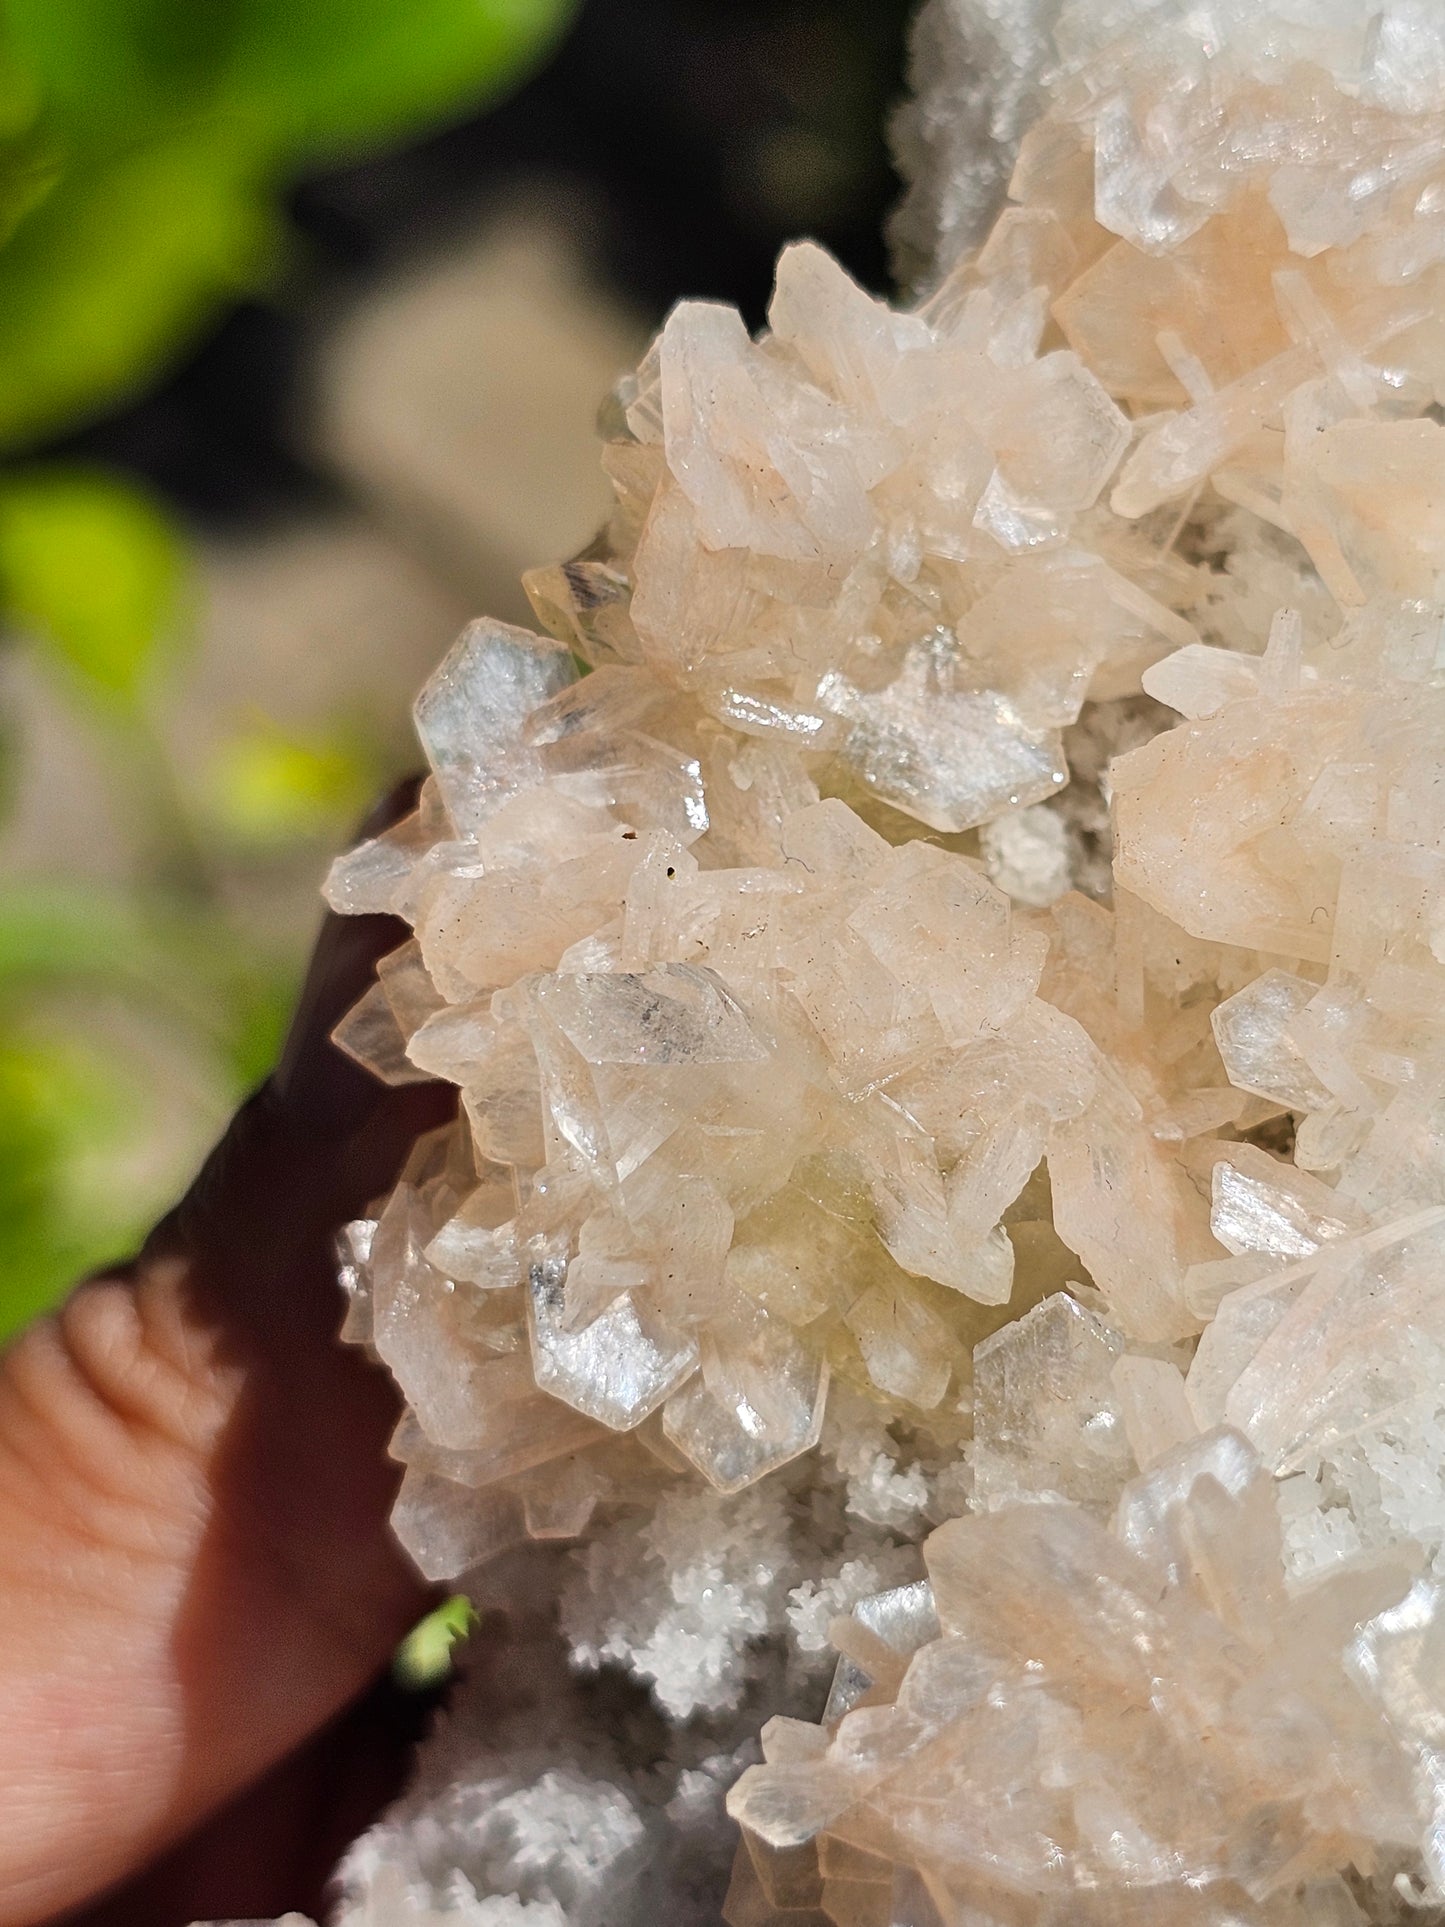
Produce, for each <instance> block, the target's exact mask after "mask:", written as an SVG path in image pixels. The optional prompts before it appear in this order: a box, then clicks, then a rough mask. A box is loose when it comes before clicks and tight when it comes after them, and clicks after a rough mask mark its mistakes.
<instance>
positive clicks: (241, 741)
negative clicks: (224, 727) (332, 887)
mask: <svg viewBox="0 0 1445 1927" xmlns="http://www.w3.org/2000/svg"><path fill="white" fill-rule="evenodd" d="M208 778H209V780H208V783H207V802H208V806H209V813H210V815H211V817H212V820H213V821H214V822H215V824H216V826H217V827H218V828H219V829H221V830H223V831H224V832H225V834H226V835H227V836H229V837H231V838H232V839H233V840H235V841H236V842H239V843H248V844H253V845H258V846H261V847H265V846H266V845H276V844H283V843H291V842H296V841H299V840H301V839H304V838H310V837H327V838H334V837H335V836H336V834H337V833H338V831H340V830H343V829H344V828H345V827H346V825H347V824H348V823H349V822H351V821H352V819H353V818H355V817H356V816H357V815H359V814H360V812H361V811H362V809H363V808H364V807H365V805H366V803H367V802H368V800H369V799H370V797H371V796H372V794H373V793H374V792H375V790H376V788H377V764H376V757H375V755H374V753H373V752H372V749H371V746H370V745H369V744H368V743H366V742H365V741H363V740H362V739H361V737H360V736H359V735H358V734H357V733H356V732H355V731H352V730H348V729H347V728H346V727H345V726H344V725H342V726H338V727H336V728H333V729H329V730H324V731H312V732H310V733H309V734H301V733H299V732H296V731H291V730H285V729H282V728H281V727H280V725H279V724H277V723H274V722H272V721H271V720H270V718H268V717H259V718H257V720H256V721H255V722H254V723H251V724H248V725H247V726H245V727H243V728H241V729H239V730H238V731H237V732H236V733H235V734H234V735H233V736H232V737H230V739H229V740H228V741H226V742H224V743H223V744H222V745H221V747H220V749H219V750H218V751H217V753H216V756H215V758H214V761H213V763H212V767H211V769H210V771H209V773H208Z"/></svg>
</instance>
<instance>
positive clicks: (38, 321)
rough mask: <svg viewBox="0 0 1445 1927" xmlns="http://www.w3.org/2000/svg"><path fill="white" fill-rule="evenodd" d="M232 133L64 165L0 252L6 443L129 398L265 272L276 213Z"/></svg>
mask: <svg viewBox="0 0 1445 1927" xmlns="http://www.w3.org/2000/svg"><path fill="white" fill-rule="evenodd" d="M226 131H227V130H224V129H221V128H219V127H214V126H213V127H209V128H202V129H198V130H196V131H194V132H192V133H190V134H188V135H187V136H186V138H184V139H180V138H177V139H174V140H171V141H169V142H167V143H165V144H163V145H158V146H151V147H143V148H140V149H137V150H135V151H132V152H127V153H124V154H121V155H118V156H116V157H115V158H114V159H111V160H108V161H106V162H105V163H104V164H103V165H96V166H93V167H80V168H73V169H71V170H70V171H69V172H67V173H66V174H64V176H63V177H62V178H60V179H59V180H58V182H57V183H56V184H55V185H54V186H53V187H52V189H51V190H50V192H49V193H47V194H46V195H45V196H44V198H43V199H41V200H40V201H39V203H38V205H36V206H34V207H33V208H32V209H31V211H30V213H29V214H28V215H27V216H26V217H25V218H24V219H23V220H21V221H20V222H19V224H18V226H17V227H16V228H15V231H14V233H13V234H12V235H11V236H10V239H9V241H8V243H7V244H6V245H5V246H4V247H3V248H0V445H3V446H10V447H14V446H17V445H21V444H24V443H26V442H30V441H33V440H35V439H36V438H37V437H39V436H41V435H44V434H47V433H50V432H53V431H54V430H56V429H58V428H60V427H61V426H63V425H66V424H68V423H70V422H72V421H75V420H77V419H79V418H81V417H83V416H85V415H88V414H93V413H95V412H97V411H98V410H99V409H100V408H101V407H103V406H105V405H107V404H109V403H110V402H112V401H113V400H114V399H115V398H116V397H117V396H119V395H123V394H126V393H128V392H129V391H131V390H132V389H134V388H135V387H136V386H137V385H139V383H141V382H142V381H143V380H144V379H145V378H146V377H147V376H148V375H149V374H150V373H151V371H152V370H153V369H154V367H155V366H156V364H157V363H158V362H160V361H161V360H163V359H164V358H165V357H166V356H168V355H170V354H171V353H173V352H174V351H175V350H176V349H178V348H179V347H180V346H181V344H182V343H183V342H184V341H185V340H186V339H187V338H188V337H189V336H190V335H191V334H192V333H193V332H194V330H195V328H196V326H197V325H198V324H199V323H200V322H201V321H203V320H204V319H205V317H206V316H207V315H208V314H209V313H210V312H211V310H212V309H213V308H214V307H215V306H216V305H217V303H219V302H222V301H226V300H230V299H234V298H235V297H236V296H237V295H238V294H240V293H242V292H244V291H246V290H248V289H250V288H254V287H255V286H257V285H258V283H259V282H260V281H261V280H263V279H264V278H265V275H266V273H267V271H268V270H269V268H270V267H271V265H272V264H273V263H274V261H275V259H276V258H277V254H278V250H279V245H280V241H279V237H280V228H279V224H278V217H277V215H276V213H275V210H274V209H272V208H271V207H270V205H269V204H268V203H267V202H266V200H265V199H263V198H262V196H261V195H260V194H259V193H258V192H257V191H256V184H255V180H254V175H253V172H252V165H251V163H250V162H249V160H248V159H247V157H246V156H245V155H244V153H242V154H237V152H236V151H235V149H234V148H233V146H232V145H231V144H230V142H229V141H228V140H227V139H226V138H225V137H224V135H225V133H226Z"/></svg>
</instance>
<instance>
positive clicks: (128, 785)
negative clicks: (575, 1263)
mask: <svg viewBox="0 0 1445 1927" xmlns="http://www.w3.org/2000/svg"><path fill="white" fill-rule="evenodd" d="M572 4H573V0H0V614H3V627H4V629H5V630H6V631H8V632H9V635H10V638H11V639H12V640H14V639H15V638H17V637H23V638H24V640H25V641H26V642H27V643H28V644H29V645H30V646H32V647H34V648H37V649H39V650H40V651H41V652H42V653H43V655H44V657H45V658H46V660H47V662H48V664H49V665H50V666H51V667H52V668H53V669H54V670H55V671H57V672H58V673H59V677H60V680H61V686H62V687H64V688H65V689H66V690H68V691H69V692H70V694H71V696H72V698H73V699H75V700H76V701H78V703H79V704H80V706H81V707H82V709H83V711H84V713H85V715H86V717H87V718H88V719H89V721H90V722H91V723H92V724H93V725H97V726H98V727H97V729H96V736H95V740H96V746H97V754H98V756H101V757H102V758H104V757H108V758H109V773H110V776H111V777H112V779H113V780H114V781H115V784H116V786H117V788H118V790H119V791H120V792H121V793H122V794H123V795H124V797H125V799H126V802H127V805H128V807H129V808H130V809H131V811H132V812H133V814H134V815H135V816H136V817H137V819H138V821H139V823H140V825H141V826H142V835H141V837H140V843H141V846H142V849H143V855H144V866H143V868H142V872H141V874H140V875H139V876H138V878H137V880H136V883H135V886H134V887H133V888H128V889H127V888H121V887H116V888H111V889H96V888H93V887H89V886H86V887H75V888H68V887H60V886H36V885H26V886H10V887H5V888H0V1338H3V1337H4V1336H5V1335H6V1334H7V1333H8V1332H10V1331H11V1330H13V1329H14V1328H15V1327H16V1326H17V1325H18V1324H19V1323H21V1322H23V1321H24V1319H25V1318H27V1317H28V1316H30V1315H31V1314H32V1313H33V1312H35V1311H37V1310H39V1309H40V1308H42V1307H43V1306H45V1305H46V1304H49V1303H51V1302H52V1301H53V1300H54V1299H55V1297H56V1296H58V1295H59V1293H60V1292H61V1291H62V1290H63V1289H64V1287H65V1286H66V1284H67V1283H69V1282H70V1281H71V1280H72V1279H73V1278H74V1277H76V1276H77V1275H78V1274H79V1273H80V1272H82V1271H83V1270H85V1269H87V1268H89V1267H91V1266H93V1265H96V1264H99V1263H102V1262H104V1261H107V1260H109V1259H112V1258H114V1257H116V1256H118V1255H122V1254H124V1252H125V1251H126V1250H127V1249H128V1248H129V1247H131V1246H132V1245H133V1244H134V1242H135V1241H136V1239H137V1238H138V1237H139V1235H140V1234H141V1232H142V1231H143V1230H144V1228H145V1223H146V1220H147V1218H148V1217H149V1216H150V1215H151V1214H152V1213H153V1212H154V1210H155V1209H156V1208H158V1206H160V1205H163V1204H164V1203H165V1202H166V1190H165V1187H166V1186H168V1185H171V1184H172V1183H173V1182H175V1181H177V1180H178V1176H179V1174H178V1173H176V1172H173V1171H171V1170H170V1169H169V1167H166V1168H155V1167H154V1160H153V1161H152V1166H151V1167H147V1166H146V1163H145V1159H144V1157H143V1156H141V1157H139V1160H138V1147H139V1151H140V1152H144V1150H145V1147H146V1143H147V1141H148V1140H147V1133H148V1131H150V1130H151V1126H152V1125H153V1124H154V1122H155V1119H154V1117H153V1116H152V1112H153V1110H154V1100H155V1099H156V1098H157V1096H158V1093H157V1092H156V1091H155V1090H153V1089H152V1088H150V1084H149V1082H148V1072H147V1069H146V1065H145V1062H144V1053H143V1052H142V1053H141V1055H140V1057H139V1058H137V1056H136V1054H135V1052H134V1051H132V1052H131V1054H130V1056H129V1058H128V1057H127V1047H126V1036H127V1025H128V1024H133V1023H139V1024H140V1025H141V1026H142V1028H144V1026H145V1025H147V1024H148V1025H150V1026H151V1027H152V1032H153V1033H154V1032H156V1031H159V1032H160V1033H161V1034H163V1035H164V1036H165V1037H166V1038H167V1039H168V1040H169V1042H170V1043H171V1044H172V1045H174V1047H175V1048H176V1049H177V1050H178V1051H179V1052H180V1054H181V1055H182V1056H183V1057H184V1059H185V1061H186V1063H187V1065H188V1067H189V1070H188V1075H189V1076H190V1077H191V1080H192V1081H193V1082H194V1083H195V1084H196V1085H197V1086H198V1087H199V1088H200V1089H202V1090H203V1091H204V1092H205V1093H207V1094H208V1098H207V1102H208V1103H209V1104H210V1106H211V1110H212V1111H213V1113H214V1116H213V1117H212V1119H211V1121H212V1123H217V1122H219V1119H220V1116H221V1115H222V1114H223V1113H224V1110H225V1109H226V1108H227V1107H228V1106H229V1105H230V1104H232V1103H233V1102H234V1101H235V1099H236V1098H237V1097H239V1096H240V1094H241V1093H242V1092H243V1091H244V1090H245V1089H246V1088H248V1087H249V1086H250V1085H252V1084H254V1083H255V1082H257V1081H258V1080H259V1078H260V1077H261V1076H263V1075H264V1073H265V1071H266V1070H267V1069H268V1068H269V1066H270V1064H271V1063H272V1062H273V1061H274V1057H275V1053H276V1050H277V1048H278V1046H279V1043H280V1040H281V1036H282V1032H283V1030H284V1026H285V1022H286V1015H287V1011H288V1009H289V1006H290V1002H291V998H292V995H293V991H294V982H295V976H296V973H297V970H298V968H299V962H300V960H299V958H296V957H293V956H289V955H283V956H277V955H275V954H274V953H273V951H272V950H271V949H270V948H269V947H268V943H267V940H266V935H265V932H264V931H263V930H260V931H258V930H256V929H254V928H251V927H243V926H242V925H241V924H240V923H239V922H238V920H237V918H236V915H235V913H234V912H233V911H231V910H230V909H228V908H227V897H226V892H225V891H224V890H223V889H222V888H221V887H220V886H219V883H218V880H217V877H216V875H215V874H214V870H215V863H214V857H215V854H216V852H217V851H218V850H220V849H223V848H246V849H250V850H252V851H253V852H256V851H260V852H265V853H267V854H268V855H274V853H275V852H276V851H278V850H284V849H285V848H287V847H290V848H295V847H296V846H297V845H298V844H304V843H305V842H306V841H307V840H308V839H312V840H319V839H321V838H323V837H325V838H326V839H328V840H331V839H334V838H336V837H337V836H338V835H340V834H341V833H342V831H343V829H344V826H345V824H346V822H347V821H348V820H349V819H351V818H352V817H353V816H354V815H355V814H356V813H357V812H358V811H359V808H360V805H361V803H362V801H363V800H364V798H365V796H366V795H367V794H368V793H369V791H370V789H371V786H372V783H373V780H374V775H375V760H374V757H373V756H372V754H371V751H370V748H369V746H368V745H367V743H366V741H365V740H364V737H363V736H362V735H361V734H360V733H358V732H357V731H355V730H354V729H350V728H348V727H344V726H337V727H335V728H333V729H330V730H323V731H320V732H315V733H313V734H311V735H308V736H301V735H297V734H295V733H294V732H287V731H283V730H282V729H280V728H278V727H276V726H275V725H273V724H270V723H267V722H266V721H265V720H264V719H262V720H260V721H258V722H257V723H256V724H255V725H248V726H246V727H245V728H243V729H241V730H240V731H239V732H238V733H237V734H236V735H235V736H234V737H233V738H232V739H231V740H230V741H229V742H227V743H226V744H225V745H224V746H223V748H222V750H221V752H220V754H219V755H218V757H217V758H216V759H215V764H214V767H213V769H212V770H211V772H210V776H209V781H208V782H207V783H206V784H205V785H204V786H203V793H202V794H200V795H198V796H197V795H189V794H187V792H186V789H185V787H184V785H182V783H181V782H180V781H179V779H178V777H177V774H176V772H175V771H174V770H172V769H171V768H170V767H169V764H168V762H167V760H166V756H165V752H164V748H163V745H162V732H161V731H160V729H159V727H158V720H157V719H158V716H159V715H160V714H161V713H162V710H163V707H164V705H165V702H166V699H167V697H168V695H169V694H170V693H172V691H173V687H174V682H175V677H176V674H177V672H178V670H179V668H180V666H181V665H182V664H183V662H184V661H185V653H184V651H185V644H186V642H187V640H188V638H189V636H190V633H191V629H192V627H193V615H194V610H193V608H192V575H193V572H192V570H191V567H190V564H189V560H188V556H187V551H186V544H185V541H184V538H183V537H182V536H181V534H180V533H179V531H177V530H176V528H175V527H174V526H173V524H172V523H171V521H170V520H169V518H168V517H167V516H166V514H165V513H164V512H163V511H162V509H161V508H160V507H159V505H158V504H157V503H156V502H154V501H153V500H152V499H151V498H150V497H149V496H147V495H146V494H145V493H144V492H143V491H141V490H139V489H137V488H135V487H133V486H131V485H129V484H127V483H124V482H122V481H121V480H119V479H118V478H116V477H114V476H110V475H106V474H102V473H98V472H96V471H94V470H83V469H79V468H59V467H53V466H38V465H33V464H32V465H29V466H27V465H24V464H20V465H17V463H16V460H15V458H16V457H17V455H23V453H24V451H25V450H26V449H29V448H32V447H34V446H35V444H36V443H38V442H39V441H41V440H42V439H43V438H45V437H47V436H50V435H53V434H55V433H57V432H59V431H62V430H66V429H69V428H72V427H74V426H75V425H76V424H77V423H79V422H82V421H84V420H85V419H87V418H88V417H93V416H95V415H97V414H99V413H101V412H103V411H104V410H105V409H106V408H109V407H112V406H114V405H115V403H116V402H117V401H118V400H120V399H123V398H124V397H125V396H126V395H127V394H128V393H130V392H131V391H133V390H134V389H136V388H137V387H139V386H141V385H143V384H144V383H145V382H146V381H148V380H149V379H151V377H152V376H153V374H154V373H155V371H156V370H157V369H158V368H159V367H160V366H161V364H162V363H163V362H164V361H165V359H166V358H167V357H168V356H170V355H172V354H173V353H174V352H175V351H176V350H178V349H179V348H180V347H182V346H183V345H184V344H185V342H186V341H187V340H188V339H189V338H190V337H191V336H193V335H194V333H195V332H196V330H197V329H198V328H199V327H200V326H201V325H202V324H203V323H204V322H205V321H206V320H207V318H208V317H209V316H210V315H211V314H212V313H213V312H214V310H215V309H216V308H217V307H218V306H219V305H220V304H222V303H224V302H227V301H230V300H232V299H234V298H235V297H236V296H238V295H239V294H242V293H244V292H247V291H251V290H255V289H258V288H261V287H263V286H265V285H266V284H267V283H268V282H269V281H273V280H274V279H275V278H276V276H277V274H278V271H279V270H280V269H281V268H282V267H283V266H284V265H285V264H286V263H287V261H288V258H290V255H289V243H288V237H287V231H286V227H285V223H284V220H283V218H282V214H281V211H280V194H281V192H282V190H283V189H284V188H285V186H286V184H287V182H288V180H289V179H290V178H291V177H293V176H294V175H296V174H297V173H299V172H301V171H302V170H303V169H306V168H312V167H318V166H323V165H327V164H332V163H335V162H337V161H340V160H344V159H348V158H352V157H354V156H357V155H360V154H362V153H364V152H366V151H367V150H368V148H373V147H375V146H377V145H378V144H383V143H386V142H391V141H395V140H397V139H399V138H402V137H404V136H405V135H407V134H409V133H414V132H418V131H420V130H422V129H424V128H425V127H426V126H428V125H430V124H434V123H436V122H438V121H440V120H443V119H445V118H446V117H448V116H450V115H455V114H459V113H464V112H466V111H468V110H470V109H471V108H472V107H473V106H475V105H476V104H477V103H478V102H480V101H482V100H484V99H486V98H487V97H488V96H489V95H491V94H494V93H495V92H496V91H497V90H498V89H500V88H502V87H505V86H507V85H509V84H510V83H512V82H513V81H514V80H515V79H517V78H518V77H519V76H520V74H521V73H522V71H523V70H524V69H525V67H526V66H527V64H528V63H529V62H530V61H533V60H535V59H536V58H537V57H538V56H539V54H540V53H541V52H542V51H543V50H544V49H545V47H546V45H547V43H548V41H549V40H550V39H551V38H552V37H553V36H554V35H555V34H556V33H557V32H558V31H559V30H560V28H561V26H562V25H563V24H564V23H565V20H566V18H567V16H568V14H569V13H570V11H571V8H572ZM3 640H4V637H3V635H0V642H3ZM11 749H12V745H11V744H10V743H9V742H8V741H0V809H3V808H4V807H5V804H6V803H7V801H8V797H7V795H6V794H5V790H6V781H5V779H6V775H7V769H6V764H7V761H8V758H9V755H10V752H11ZM108 1025H109V1028H107V1026H108ZM203 1108H204V1107H203ZM197 1148H198V1147H196V1146H195V1145H194V1144H191V1143H187V1144H186V1145H185V1146H184V1147H183V1151H184V1156H185V1159H186V1160H187V1161H189V1160H190V1159H191V1158H192V1157H194V1155H195V1151H196V1149H197ZM163 1163H164V1161H163V1160H162V1164H163ZM453 1604H454V1602H453ZM443 1610H444V1612H445V1610H446V1609H443ZM434 1617H435V1616H434ZM428 1623H430V1622H428ZM442 1623H443V1622H442V1621H440V1620H439V1621H438V1625H437V1627H436V1628H434V1629H433V1631H432V1632H431V1633H426V1632H424V1630H423V1629H419V1633H420V1634H421V1639H420V1645H419V1647H418V1651H419V1652H422V1653H423V1656H425V1653H427V1652H434V1651H435V1650H436V1648H435V1642H436V1640H437V1639H439V1638H441V1637H442V1636H443V1634H442V1630H441V1628H442ZM445 1625H446V1626H448V1627H451V1628H452V1630H451V1631H450V1632H447V1633H446V1635H445V1639H446V1645H445V1648H444V1650H449V1646H450V1641H451V1639H454V1638H457V1637H460V1636H461V1633H462V1631H463V1630H464V1627H463V1626H462V1624H461V1622H460V1621H457V1620H456V1615H455V1612H453V1613H452V1617H451V1618H450V1619H447V1620H446V1621H445ZM429 1641H430V1642H431V1644H428V1642H429Z"/></svg>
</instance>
